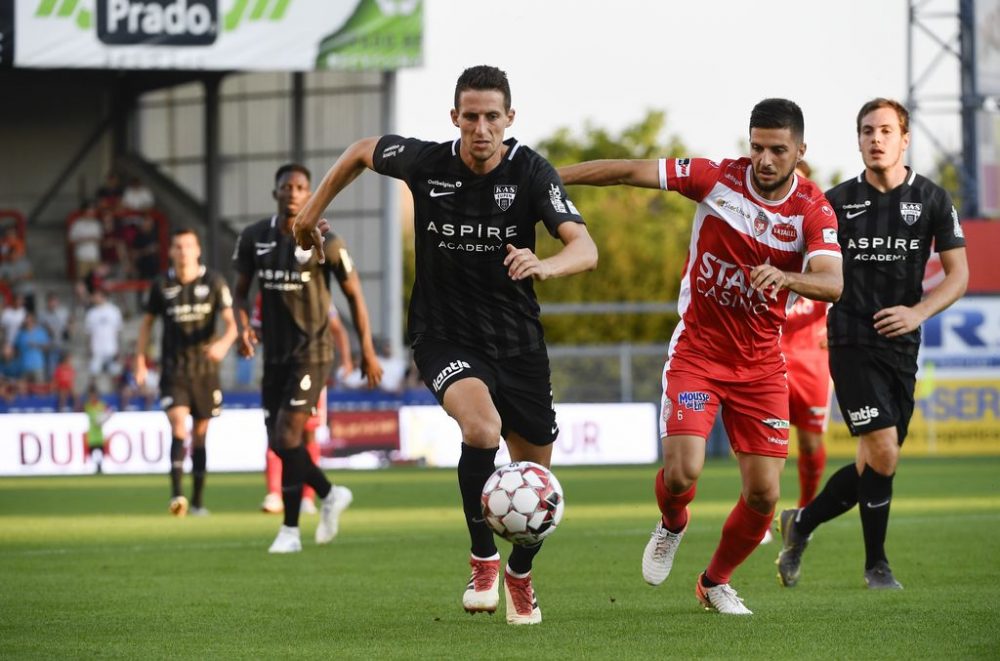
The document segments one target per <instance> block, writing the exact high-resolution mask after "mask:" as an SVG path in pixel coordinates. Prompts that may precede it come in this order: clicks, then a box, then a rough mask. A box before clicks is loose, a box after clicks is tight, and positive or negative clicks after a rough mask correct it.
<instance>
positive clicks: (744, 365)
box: [559, 99, 843, 615]
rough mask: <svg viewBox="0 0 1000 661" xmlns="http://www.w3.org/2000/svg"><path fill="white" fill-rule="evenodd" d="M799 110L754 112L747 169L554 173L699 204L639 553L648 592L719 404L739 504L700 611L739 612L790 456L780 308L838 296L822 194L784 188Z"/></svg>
mask: <svg viewBox="0 0 1000 661" xmlns="http://www.w3.org/2000/svg"><path fill="white" fill-rule="evenodd" d="M803 133H804V122H803V119H802V111H801V110H800V109H799V107H798V106H797V105H796V104H794V103H792V102H791V101H788V100H785V99H765V100H764V101H761V102H760V103H758V104H757V105H756V106H755V107H754V109H753V112H752V113H751V115H750V153H751V156H750V158H741V159H735V160H724V161H722V162H721V163H716V162H714V161H709V160H707V159H689V158H666V159H659V160H619V161H590V162H587V163H580V164H577V165H572V166H568V167H563V168H560V169H559V174H560V176H562V178H563V181H564V182H565V183H566V184H567V185H569V184H590V185H599V186H601V185H603V186H606V185H612V184H627V185H631V186H640V187H643V188H655V189H666V190H673V191H677V192H679V193H681V194H682V195H684V196H685V197H688V198H690V199H692V200H694V201H695V202H697V203H698V207H697V211H696V212H695V218H694V224H693V226H692V231H691V242H690V244H689V253H688V259H687V263H686V264H685V267H684V275H683V277H682V280H681V291H680V295H679V296H678V310H679V312H680V315H681V320H680V322H679V323H678V324H677V327H676V329H675V330H674V335H673V337H672V338H671V340H670V345H669V348H668V353H667V361H666V364H665V365H664V370H663V398H662V400H661V415H660V436H661V438H662V440H663V469H662V470H661V471H660V472H659V473H658V474H657V476H656V483H655V492H656V500H657V504H658V505H659V508H660V511H661V513H662V517H661V519H660V521H658V522H657V524H656V528H655V529H654V531H653V534H652V536H651V538H650V541H649V543H648V544H647V546H646V549H645V551H644V553H643V562H642V573H643V578H645V580H646V582H648V583H650V584H651V585H659V584H660V583H662V582H663V581H664V580H665V579H666V578H667V576H668V574H669V573H670V569H671V567H672V565H673V558H674V554H675V553H676V551H677V547H678V545H679V544H680V541H681V538H682V537H683V535H684V531H685V530H686V529H687V524H688V504H689V503H690V502H691V501H692V500H693V499H694V495H695V484H696V482H697V480H698V477H699V476H700V475H701V471H702V469H703V468H704V464H705V439H706V437H707V436H708V433H709V431H710V430H711V428H712V424H713V422H714V420H715V415H716V412H717V411H718V408H719V405H720V404H722V405H723V413H722V416H723V422H724V423H725V426H726V430H727V431H728V433H729V438H730V443H731V445H732V447H733V450H734V451H735V452H736V457H737V460H738V462H739V467H740V476H741V478H742V489H741V493H740V498H739V501H738V502H737V504H736V507H735V508H734V509H733V511H732V513H731V514H730V515H729V517H728V519H727V520H726V523H725V524H724V525H723V528H722V539H721V541H720V542H719V546H718V548H717V549H716V551H715V554H714V555H713V556H712V559H711V561H710V562H709V564H708V567H707V568H706V570H705V571H704V572H702V574H701V575H700V576H699V577H698V580H697V582H696V586H695V595H696V596H697V598H698V600H699V601H700V602H701V603H702V605H703V606H705V608H708V609H713V610H716V611H718V612H720V613H725V614H730V615H749V614H750V613H751V611H750V610H749V609H748V608H747V607H746V606H745V605H743V600H742V599H740V598H739V597H738V596H737V595H736V591H735V590H734V589H733V588H732V587H731V586H730V585H729V580H730V577H731V575H732V573H733V572H734V571H735V569H736V568H737V567H738V566H739V565H740V564H742V562H743V561H744V560H745V559H746V558H747V557H748V556H749V555H750V553H751V552H752V551H753V550H754V548H756V546H757V544H758V543H759V542H760V541H761V539H762V538H763V537H764V533H765V532H766V531H767V530H768V528H769V527H770V524H771V520H772V519H773V518H774V506H775V503H777V501H778V495H779V476H780V474H781V469H782V467H783V466H784V464H785V458H786V457H787V455H788V386H787V383H786V379H785V361H784V358H783V356H782V354H781V350H780V348H779V337H780V334H781V327H782V325H784V323H785V314H786V311H787V308H788V303H789V300H788V299H789V296H790V295H791V294H792V293H793V292H794V293H795V294H798V295H801V296H807V297H809V298H813V299H818V300H829V301H833V300H836V299H837V298H838V297H839V296H840V292H841V288H842V286H843V278H842V273H841V260H840V246H839V245H838V243H837V224H836V217H835V216H834V214H833V211H832V209H831V208H830V206H829V204H828V203H827V200H826V198H825V197H824V196H823V193H822V192H821V191H820V190H819V189H818V188H817V187H816V186H815V185H814V184H813V183H812V182H810V181H808V180H806V179H800V178H799V177H798V176H797V175H795V173H794V170H795V166H796V164H797V163H798V162H799V160H801V158H802V156H803V155H804V154H805V149H806V146H805V143H804V142H803Z"/></svg>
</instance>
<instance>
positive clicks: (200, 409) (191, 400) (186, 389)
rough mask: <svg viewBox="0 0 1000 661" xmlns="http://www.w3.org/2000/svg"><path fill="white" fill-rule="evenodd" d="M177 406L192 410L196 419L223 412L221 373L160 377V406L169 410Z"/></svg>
mask: <svg viewBox="0 0 1000 661" xmlns="http://www.w3.org/2000/svg"><path fill="white" fill-rule="evenodd" d="M175 406H184V407H187V408H189V409H190V410H191V417H192V418H194V419H195V420H208V419H209V418H215V417H218V415H219V414H220V413H221V412H222V388H221V387H220V386H219V373H218V372H209V373H208V374H170V373H169V372H164V374H163V376H161V377H160V407H161V408H162V409H163V410H164V411H169V410H170V409H172V408H174V407H175Z"/></svg>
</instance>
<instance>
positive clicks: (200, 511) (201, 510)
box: [188, 507, 211, 516]
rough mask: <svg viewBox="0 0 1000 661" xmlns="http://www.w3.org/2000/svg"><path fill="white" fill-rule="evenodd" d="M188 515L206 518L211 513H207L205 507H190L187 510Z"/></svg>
mask: <svg viewBox="0 0 1000 661" xmlns="http://www.w3.org/2000/svg"><path fill="white" fill-rule="evenodd" d="M188 514H190V515H191V516H208V515H209V514H211V512H209V511H208V508H207V507H192V508H191V509H189V510H188Z"/></svg>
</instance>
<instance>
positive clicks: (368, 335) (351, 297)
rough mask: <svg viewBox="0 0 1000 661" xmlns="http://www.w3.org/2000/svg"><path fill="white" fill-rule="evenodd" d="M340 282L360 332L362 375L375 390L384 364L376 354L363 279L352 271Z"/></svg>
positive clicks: (355, 324) (380, 378)
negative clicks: (362, 283)
mask: <svg viewBox="0 0 1000 661" xmlns="http://www.w3.org/2000/svg"><path fill="white" fill-rule="evenodd" d="M339 282H340V290H341V291H342V292H344V297H345V298H347V304H348V306H350V308H351V319H352V320H353V321H354V328H356V329H357V331H358V342H359V343H360V345H361V373H362V374H364V375H365V377H366V378H367V379H368V387H369V388H375V387H376V386H378V384H379V383H381V382H382V364H381V363H379V360H378V354H377V353H375V343H374V342H373V341H372V329H371V324H370V322H369V321H368V306H367V305H366V304H365V295H364V292H362V291H361V278H359V277H358V273H357V271H351V273H350V275H348V276H347V278H346V279H345V280H342V281H339Z"/></svg>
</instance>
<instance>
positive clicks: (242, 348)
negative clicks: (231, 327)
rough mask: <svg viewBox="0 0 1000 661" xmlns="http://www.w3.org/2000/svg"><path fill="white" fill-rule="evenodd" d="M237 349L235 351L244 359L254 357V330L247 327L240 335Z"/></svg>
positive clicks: (255, 336)
mask: <svg viewBox="0 0 1000 661" xmlns="http://www.w3.org/2000/svg"><path fill="white" fill-rule="evenodd" d="M239 343H240V344H239V347H237V351H239V354H240V355H241V356H243V357H244V358H252V357H253V355H254V347H256V346H257V333H256V331H254V329H252V328H250V327H249V326H247V327H246V328H244V329H243V332H242V333H240V339H239Z"/></svg>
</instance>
